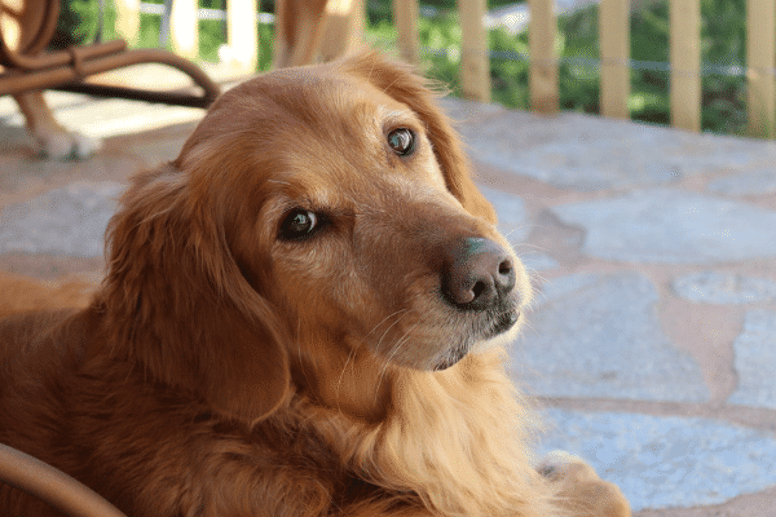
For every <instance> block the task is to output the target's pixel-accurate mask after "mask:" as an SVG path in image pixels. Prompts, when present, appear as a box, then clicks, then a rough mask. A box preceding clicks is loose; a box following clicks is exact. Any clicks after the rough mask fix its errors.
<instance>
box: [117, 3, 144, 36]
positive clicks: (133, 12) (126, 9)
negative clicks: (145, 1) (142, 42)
mask: <svg viewBox="0 0 776 517" xmlns="http://www.w3.org/2000/svg"><path fill="white" fill-rule="evenodd" d="M114 5H115V6H116V32H117V33H118V35H119V36H120V37H121V38H122V39H123V40H125V41H126V42H127V43H128V44H129V45H132V44H134V43H137V41H138V39H139V37H140V0H114Z"/></svg>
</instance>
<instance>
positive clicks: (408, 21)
mask: <svg viewBox="0 0 776 517" xmlns="http://www.w3.org/2000/svg"><path fill="white" fill-rule="evenodd" d="M419 16H420V9H419V7H418V0H393V23H394V24H395V25H396V32H397V33H398V41H397V44H398V46H399V52H400V53H401V57H402V59H404V60H405V61H407V62H408V63H413V64H417V63H420V43H419V42H418V17H419Z"/></svg>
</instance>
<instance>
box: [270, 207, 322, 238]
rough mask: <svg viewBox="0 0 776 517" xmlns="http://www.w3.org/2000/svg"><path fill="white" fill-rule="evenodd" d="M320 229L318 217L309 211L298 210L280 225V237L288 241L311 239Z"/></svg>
mask: <svg viewBox="0 0 776 517" xmlns="http://www.w3.org/2000/svg"><path fill="white" fill-rule="evenodd" d="M319 228H320V225H319V223H318V216H317V215H315V214H314V213H312V212H309V211H307V210H301V209H297V210H294V211H292V212H291V213H289V214H288V216H287V217H286V218H285V219H284V220H283V223H282V224H281V225H280V237H281V238H283V239H286V240H296V239H302V238H304V237H309V236H310V235H312V234H313V233H315V232H316V231H317V230H318V229H319Z"/></svg>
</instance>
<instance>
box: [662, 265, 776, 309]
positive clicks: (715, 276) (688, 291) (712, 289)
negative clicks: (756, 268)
mask: <svg viewBox="0 0 776 517" xmlns="http://www.w3.org/2000/svg"><path fill="white" fill-rule="evenodd" d="M673 288H674V291H675V292H676V294H678V295H679V296H681V297H682V298H685V299H687V300H690V301H694V302H702V303H714V304H718V305H725V304H730V305H741V304H747V303H757V302H768V301H772V300H776V282H774V281H773V280H768V279H766V278H754V277H749V276H742V275H733V274H730V273H715V272H713V271H704V272H701V273H693V274H690V275H684V276H681V277H679V278H677V279H676V280H675V281H674V283H673Z"/></svg>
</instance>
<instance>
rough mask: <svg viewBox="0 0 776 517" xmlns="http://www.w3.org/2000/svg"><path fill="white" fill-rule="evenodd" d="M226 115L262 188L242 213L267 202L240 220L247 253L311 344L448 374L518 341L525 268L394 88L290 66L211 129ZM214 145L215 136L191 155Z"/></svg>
mask: <svg viewBox="0 0 776 517" xmlns="http://www.w3.org/2000/svg"><path fill="white" fill-rule="evenodd" d="M226 116H231V117H235V116H236V117H239V118H240V119H241V120H240V122H239V126H240V127H239V128H238V129H236V130H232V131H227V132H226V134H224V135H223V138H225V139H229V140H231V141H232V149H234V150H235V151H234V152H237V153H239V154H240V155H241V158H240V160H239V161H240V164H241V165H240V170H239V171H237V172H238V176H239V177H240V180H239V181H240V183H241V184H242V187H241V188H242V190H244V191H245V192H246V193H250V195H248V196H246V197H245V198H244V199H242V200H240V201H239V202H238V204H246V205H251V204H253V205H254V212H253V213H250V214H245V220H243V221H242V222H241V223H240V224H236V225H231V227H232V228H234V229H235V230H236V233H235V234H234V235H233V236H232V242H234V243H235V244H236V246H235V249H234V252H235V255H236V257H237V260H238V262H239V264H240V266H241V268H242V270H243V271H244V272H245V273H246V274H247V276H248V277H249V278H250V280H251V282H252V285H254V287H255V289H257V290H258V291H259V292H260V293H261V294H262V295H263V296H264V297H266V298H268V299H269V300H271V302H272V304H273V305H275V306H276V307H282V308H283V310H282V311H281V313H282V314H283V315H284V317H285V318H287V325H288V326H289V328H291V329H295V331H296V332H298V333H299V334H300V335H298V336H296V338H297V339H303V340H310V341H315V340H318V341H320V340H322V339H326V337H333V338H336V339H339V340H342V341H343V342H344V343H346V344H347V346H348V347H353V348H360V347H367V348H369V349H370V350H371V351H372V352H373V353H374V354H376V356H377V357H379V358H381V359H382V360H387V361H390V362H392V363H395V364H398V365H401V366H407V367H411V368H416V369H424V370H439V369H444V368H447V367H449V366H452V365H453V364H455V363H456V362H457V361H458V360H460V359H461V358H463V357H464V356H465V355H466V354H467V353H468V352H470V351H474V350H476V348H477V347H479V346H482V345H486V344H487V343H488V342H491V341H493V340H497V339H499V338H501V339H504V338H509V337H512V336H513V335H514V332H515V331H516V329H517V325H516V322H517V320H518V316H519V313H520V310H521V308H522V307H523V304H524V303H525V302H526V300H527V298H528V297H529V296H530V294H529V287H528V282H527V279H526V274H525V272H524V269H523V268H522V266H521V265H520V262H519V261H518V259H517V258H516V257H515V256H514V254H513V252H512V251H511V249H510V247H509V245H508V243H507V242H506V241H505V239H504V238H503V237H502V236H501V235H499V233H498V232H497V231H496V230H495V228H494V227H493V224H492V222H493V219H492V215H491V214H489V213H488V214H486V216H487V219H485V218H482V217H478V216H477V215H478V214H472V213H470V211H467V209H466V207H464V205H463V204H462V200H461V199H458V198H457V197H456V196H455V195H454V194H453V193H452V192H451V191H450V189H449V188H448V183H449V182H448V179H447V178H446V173H447V174H451V173H457V171H445V170H443V167H442V165H441V164H440V162H439V161H438V159H437V154H435V150H437V151H438V152H444V149H436V147H435V145H436V144H435V141H434V135H432V134H429V129H428V128H429V124H428V121H427V120H424V119H423V118H422V116H421V115H420V114H419V113H417V112H416V111H415V110H413V108H412V106H410V105H408V104H407V103H405V102H401V101H400V100H397V99H396V98H394V97H392V96H391V89H390V88H388V89H387V90H386V89H382V88H380V87H379V85H376V84H374V83H372V82H370V80H369V78H368V77H366V78H364V77H361V76H359V74H358V72H356V71H349V70H347V69H345V70H343V68H341V67H338V66H337V65H334V66H331V65H329V66H322V67H318V68H306V69H296V70H289V71H283V72H279V73H275V74H272V75H269V76H265V77H261V78H258V79H254V80H253V81H252V82H250V83H247V84H245V85H243V86H241V87H239V88H237V89H235V90H234V91H231V92H229V93H227V94H226V95H225V96H224V98H223V99H221V102H220V104H219V105H218V106H216V108H215V109H214V110H213V113H212V114H211V118H213V119H215V123H214V124H212V125H213V126H214V127H212V128H211V127H208V124H207V122H206V123H205V124H203V126H202V127H201V128H200V129H201V130H203V131H212V132H221V131H223V129H224V126H227V127H228V125H227V124H228V122H226V121H223V120H221V118H222V117H226ZM436 116H439V115H438V114H436ZM446 136H447V137H448V138H455V137H454V135H446ZM202 147H205V148H207V151H206V150H203V149H202ZM440 147H441V145H440ZM213 150H214V148H213V143H212V142H211V141H210V139H207V140H203V141H202V142H201V144H200V146H199V147H197V146H194V147H192V148H191V149H190V150H188V149H187V150H186V152H187V153H190V154H191V155H192V156H198V155H199V153H201V152H208V151H213ZM215 151H216V152H218V146H216V148H215ZM197 159H200V158H197ZM208 159H211V158H208ZM461 165H463V164H461ZM469 188H473V187H469ZM257 194H258V195H257ZM240 217H243V216H240ZM488 219H490V220H488ZM499 269H500V270H501V271H499ZM472 270H477V271H474V272H472ZM480 270H482V271H480ZM477 274H479V275H480V277H481V278H467V275H475V276H476V275H477ZM494 276H495V277H497V278H495V279H494V278H493V277H494ZM462 283H463V284H467V283H468V284H471V285H463V286H462V285H459V284H462ZM478 283H479V284H482V285H477V284H478ZM489 283H495V285H493V286H490V285H485V284H489ZM453 284H455V285H453ZM467 289H468V290H471V289H474V290H480V289H482V290H487V289H494V290H495V292H494V293H477V294H478V295H479V297H480V298H486V297H488V296H490V298H491V299H489V300H483V301H481V302H480V300H479V299H477V300H474V299H472V300H467V299H466V294H463V293H460V292H456V290H458V291H460V290H467ZM469 296H472V295H471V294H469ZM321 333H325V334H326V335H325V336H322V335H321Z"/></svg>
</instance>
